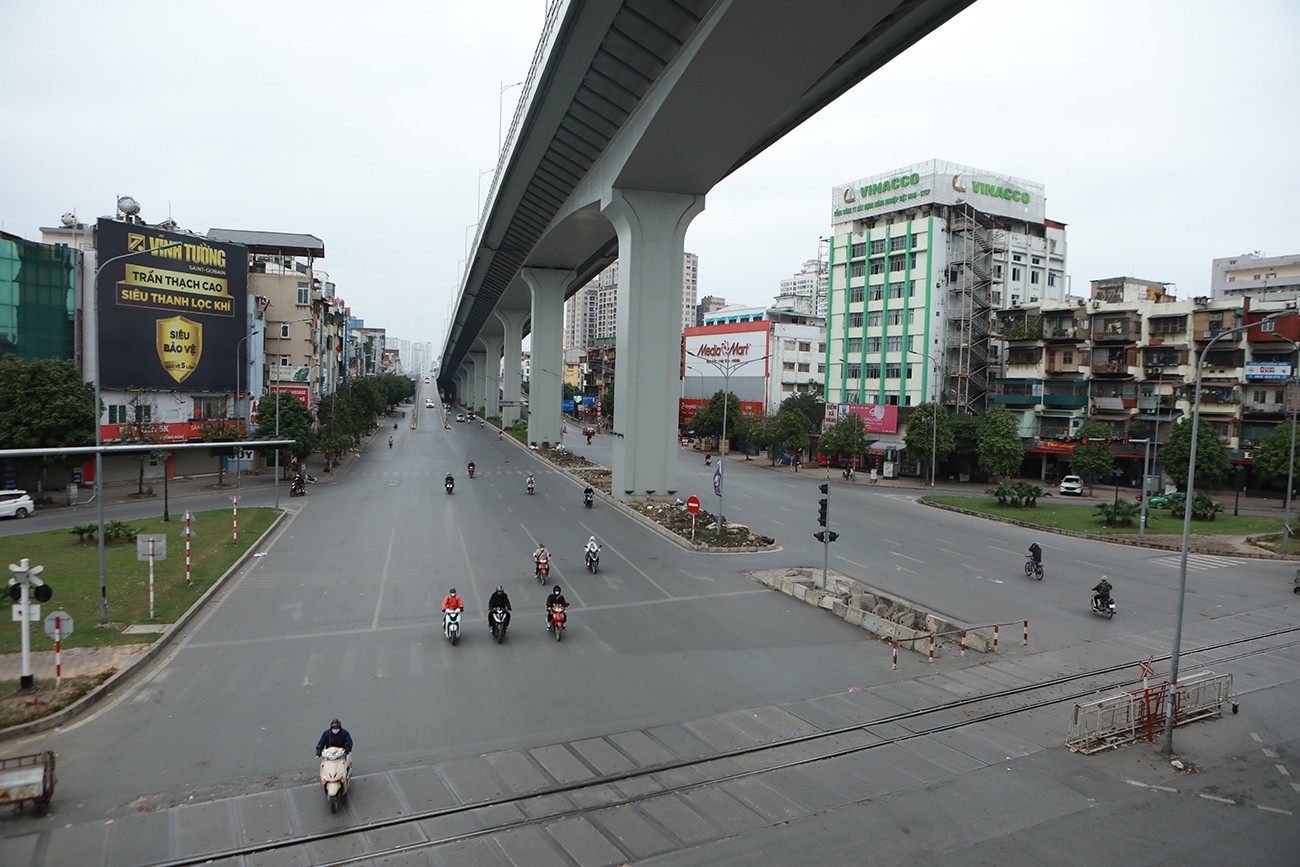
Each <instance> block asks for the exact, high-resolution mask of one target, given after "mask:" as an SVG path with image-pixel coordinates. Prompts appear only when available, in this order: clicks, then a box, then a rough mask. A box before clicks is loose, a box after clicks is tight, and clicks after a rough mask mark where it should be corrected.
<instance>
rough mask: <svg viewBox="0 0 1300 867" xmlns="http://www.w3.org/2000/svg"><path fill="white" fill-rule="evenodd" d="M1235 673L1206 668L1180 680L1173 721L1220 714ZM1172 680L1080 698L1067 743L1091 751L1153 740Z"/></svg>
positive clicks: (1180, 722) (1161, 730)
mask: <svg viewBox="0 0 1300 867" xmlns="http://www.w3.org/2000/svg"><path fill="white" fill-rule="evenodd" d="M1231 695H1232V675H1231V674H1215V673H1214V672H1212V671H1202V672H1199V673H1197V674H1194V675H1192V676H1190V677H1188V678H1186V679H1184V680H1181V681H1179V683H1178V688H1177V689H1176V690H1175V693H1174V726H1175V727H1177V726H1180V725H1185V724H1186V723H1190V722H1195V721H1197V720H1202V719H1211V718H1213V717H1216V716H1219V715H1220V714H1221V713H1222V707H1223V705H1224V703H1225V702H1228V701H1231ZM1168 700H1169V682H1168V681H1161V682H1160V683H1158V684H1155V685H1153V686H1147V687H1143V688H1141V689H1133V690H1129V691H1128V692H1122V693H1119V694H1116V695H1109V696H1105V697H1103V698H1099V699H1095V700H1093V701H1088V702H1080V703H1076V704H1075V706H1074V714H1073V716H1072V717H1071V719H1070V730H1069V733H1068V734H1067V736H1066V739H1065V745H1066V746H1067V747H1069V748H1070V750H1071V751H1072V752H1076V753H1083V754H1085V755H1091V754H1092V753H1097V752H1101V751H1102V750H1108V749H1114V748H1115V747H1120V746H1123V745H1125V744H1130V743H1134V742H1135V741H1138V740H1146V741H1154V740H1155V737H1156V735H1158V734H1163V733H1164V729H1165V715H1166V704H1165V703H1166V702H1167V701H1168Z"/></svg>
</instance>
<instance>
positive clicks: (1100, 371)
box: [1088, 361, 1129, 376]
mask: <svg viewBox="0 0 1300 867" xmlns="http://www.w3.org/2000/svg"><path fill="white" fill-rule="evenodd" d="M1088 369H1089V370H1090V371H1092V375H1093V376H1128V375H1129V363H1128V362H1127V361H1099V362H1093V364H1091V365H1090V366H1089V367H1088Z"/></svg>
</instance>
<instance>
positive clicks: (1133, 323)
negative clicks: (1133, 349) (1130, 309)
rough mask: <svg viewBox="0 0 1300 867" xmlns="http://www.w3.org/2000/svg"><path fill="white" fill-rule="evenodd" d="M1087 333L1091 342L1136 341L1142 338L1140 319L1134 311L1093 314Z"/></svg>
mask: <svg viewBox="0 0 1300 867" xmlns="http://www.w3.org/2000/svg"><path fill="white" fill-rule="evenodd" d="M1089 335H1090V337H1091V339H1092V342H1093V343H1136V342H1137V341H1139V340H1141V339H1142V320H1141V318H1139V317H1138V315H1137V314H1136V313H1120V314H1110V315H1104V314H1100V313H1098V314H1094V315H1093V317H1092V328H1091V330H1090V332H1089Z"/></svg>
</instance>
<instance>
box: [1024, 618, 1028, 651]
mask: <svg viewBox="0 0 1300 867" xmlns="http://www.w3.org/2000/svg"><path fill="white" fill-rule="evenodd" d="M1024 644H1025V647H1028V646H1029V621H1028V620H1026V621H1025V637H1024Z"/></svg>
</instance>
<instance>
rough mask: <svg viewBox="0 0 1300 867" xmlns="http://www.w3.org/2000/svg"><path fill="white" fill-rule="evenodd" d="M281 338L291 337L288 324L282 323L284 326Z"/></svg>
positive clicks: (281, 329)
mask: <svg viewBox="0 0 1300 867" xmlns="http://www.w3.org/2000/svg"><path fill="white" fill-rule="evenodd" d="M280 336H281V337H288V336H289V325H288V323H282V324H281V325H280Z"/></svg>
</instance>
